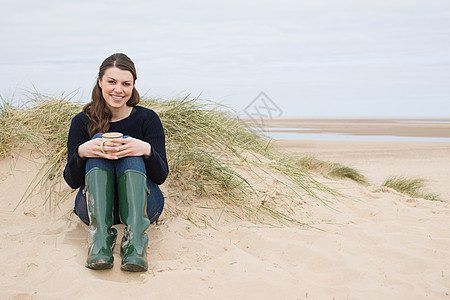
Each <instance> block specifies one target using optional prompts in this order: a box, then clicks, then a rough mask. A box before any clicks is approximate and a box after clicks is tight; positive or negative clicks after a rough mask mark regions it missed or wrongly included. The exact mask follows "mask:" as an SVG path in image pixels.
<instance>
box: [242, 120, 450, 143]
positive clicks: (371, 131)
mask: <svg viewBox="0 0 450 300" xmlns="http://www.w3.org/2000/svg"><path fill="white" fill-rule="evenodd" d="M245 121H246V122H248V123H249V124H252V123H253V125H252V127H255V128H261V129H263V130H265V131H268V132H290V133H298V134H300V133H301V134H322V133H328V134H344V135H355V136H398V137H425V138H427V137H429V138H450V119H446V118H436V119H429V118H427V119H419V118H417V119H412V118H409V119H402V118H398V119H397V118H396V119H381V118H380V119H377V118H373V119H370V118H368V119H363V118H355V119H339V118H330V119H325V118H320V119H315V118H311V119H308V118H274V119H260V120H251V119H246V120H245Z"/></svg>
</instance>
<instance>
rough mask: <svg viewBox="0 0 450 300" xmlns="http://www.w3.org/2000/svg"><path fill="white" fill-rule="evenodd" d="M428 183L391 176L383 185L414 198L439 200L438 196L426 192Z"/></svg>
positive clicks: (412, 178) (417, 179) (416, 179)
mask: <svg viewBox="0 0 450 300" xmlns="http://www.w3.org/2000/svg"><path fill="white" fill-rule="evenodd" d="M426 182H427V181H426V179H423V178H415V177H404V176H390V177H389V178H388V179H386V180H385V181H384V182H383V184H382V185H383V186H385V187H389V188H392V189H394V190H396V191H397V192H400V193H403V194H406V195H409V196H411V197H414V198H424V199H428V200H435V201H436V200H439V195H438V194H435V193H428V192H425V191H424V188H425V184H426Z"/></svg>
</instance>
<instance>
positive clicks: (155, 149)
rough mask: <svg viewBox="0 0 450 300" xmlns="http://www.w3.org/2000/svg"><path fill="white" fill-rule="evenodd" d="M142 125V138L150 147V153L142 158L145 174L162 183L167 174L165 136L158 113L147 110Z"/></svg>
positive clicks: (155, 181) (157, 182)
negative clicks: (143, 124)
mask: <svg viewBox="0 0 450 300" xmlns="http://www.w3.org/2000/svg"><path fill="white" fill-rule="evenodd" d="M149 114H150V115H149V117H148V118H146V122H145V123H146V124H145V127H144V140H145V141H146V142H148V143H149V144H150V146H151V147H152V150H151V155H150V156H149V157H145V158H144V162H145V168H146V171H147V176H148V178H150V179H151V180H152V181H153V182H154V183H156V184H162V183H164V181H165V180H166V178H167V176H168V175H169V167H168V164H167V158H166V138H165V134H164V129H163V126H162V123H161V120H160V118H159V117H158V115H157V114H156V113H155V112H154V111H153V110H150V111H149Z"/></svg>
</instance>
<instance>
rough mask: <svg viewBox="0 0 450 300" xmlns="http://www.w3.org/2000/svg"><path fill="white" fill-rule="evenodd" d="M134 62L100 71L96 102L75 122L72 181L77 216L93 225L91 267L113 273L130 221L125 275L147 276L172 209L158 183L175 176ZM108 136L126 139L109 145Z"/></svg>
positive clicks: (119, 58) (114, 59)
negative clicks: (120, 227) (156, 236)
mask: <svg viewBox="0 0 450 300" xmlns="http://www.w3.org/2000/svg"><path fill="white" fill-rule="evenodd" d="M136 79H137V75H136V69H135V67H134V63H133V62H132V61H131V59H130V58H129V57H128V56H126V55H125V54H121V53H117V54H113V55H111V56H110V57H108V58H106V59H105V61H103V63H102V65H101V66H100V70H99V73H98V80H97V83H96V85H95V87H94V89H93V91H92V101H91V102H90V103H88V104H87V105H86V106H85V107H84V108H83V112H80V113H79V114H78V115H76V116H75V117H74V118H73V119H72V123H71V125H70V130H69V136H68V140H67V152H68V153H67V155H68V158H67V165H66V167H65V170H64V179H65V180H66V182H67V184H68V185H69V186H70V187H72V188H74V189H76V188H79V191H78V194H77V196H76V199H75V208H74V212H75V213H76V214H77V215H78V216H79V217H80V219H81V220H82V221H83V222H84V223H86V224H87V225H89V226H90V227H89V236H88V248H89V250H88V257H87V260H86V267H87V268H90V269H96V270H99V269H109V268H112V266H113V261H114V257H113V254H112V251H113V248H114V244H115V240H116V236H117V230H116V229H115V228H112V226H113V225H114V224H118V223H124V224H125V225H126V226H125V230H124V236H123V239H122V242H121V246H120V254H121V256H122V264H121V269H122V270H124V271H132V272H140V271H146V270H147V268H148V264H147V242H148V236H147V234H146V233H145V230H146V229H147V228H148V226H149V225H150V224H151V223H152V222H154V221H156V220H157V219H158V217H159V215H160V214H161V212H162V210H163V207H164V197H163V195H162V193H161V191H160V189H159V188H158V186H157V184H162V183H163V182H164V181H165V180H166V178H167V175H168V173H169V169H168V166H167V159H166V149H165V136H164V130H163V127H162V124H161V121H160V119H159V117H158V115H157V114H156V113H155V112H154V111H153V110H150V109H147V108H144V107H141V106H137V104H138V103H139V100H140V96H139V93H138V92H137V90H136V88H135V82H136ZM105 132H120V133H122V134H123V135H124V138H123V139H119V138H117V139H111V140H106V141H104V140H103V139H102V138H101V135H102V133H105Z"/></svg>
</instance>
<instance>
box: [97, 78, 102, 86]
mask: <svg viewBox="0 0 450 300" xmlns="http://www.w3.org/2000/svg"><path fill="white" fill-rule="evenodd" d="M97 82H98V86H99V87H100V88H102V81H101V80H100V78H97Z"/></svg>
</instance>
